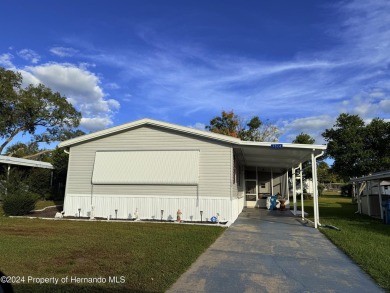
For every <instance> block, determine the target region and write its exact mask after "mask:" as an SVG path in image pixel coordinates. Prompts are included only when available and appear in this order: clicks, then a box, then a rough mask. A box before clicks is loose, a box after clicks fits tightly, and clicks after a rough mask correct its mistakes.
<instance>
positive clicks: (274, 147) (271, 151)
mask: <svg viewBox="0 0 390 293" xmlns="http://www.w3.org/2000/svg"><path fill="white" fill-rule="evenodd" d="M239 145H240V146H239V147H236V148H235V149H234V151H235V154H236V156H238V157H239V160H240V161H241V162H243V164H244V166H245V169H246V170H248V169H249V168H252V170H254V171H255V174H256V195H257V196H258V194H259V192H258V190H259V188H260V187H259V186H258V185H259V183H258V182H259V173H262V174H264V173H268V174H270V180H271V184H270V190H269V193H270V194H271V195H274V194H275V191H274V183H273V178H274V175H273V174H275V173H278V174H284V175H283V176H281V178H283V179H282V180H281V181H282V182H280V185H281V187H280V189H279V190H283V191H284V193H285V194H284V196H285V197H287V198H289V197H290V194H289V192H290V188H289V186H290V184H289V178H290V180H291V182H292V198H293V202H292V204H293V208H294V209H293V213H294V215H298V214H301V216H302V219H304V201H303V192H301V207H302V210H301V211H298V210H297V184H296V183H297V181H298V180H299V181H300V186H301V188H302V186H303V184H302V164H303V163H305V162H307V161H310V162H311V167H312V174H313V204H314V226H315V228H317V226H318V224H319V209H318V188H317V184H318V183H317V159H318V158H319V157H321V156H322V155H323V154H324V150H325V149H326V145H307V144H291V143H270V142H252V141H241V142H240V143H239ZM289 174H291V177H289ZM246 175H247V174H246ZM245 179H247V178H245ZM253 180H254V179H253ZM247 183H248V180H244V184H247ZM244 190H246V186H244ZM256 199H257V198H256Z"/></svg>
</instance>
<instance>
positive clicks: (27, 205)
mask: <svg viewBox="0 0 390 293" xmlns="http://www.w3.org/2000/svg"><path fill="white" fill-rule="evenodd" d="M37 200H38V196H37V195H36V194H34V193H31V192H26V191H17V192H14V193H8V194H7V195H6V196H4V197H3V210H4V213H5V214H6V215H7V216H21V215H26V214H28V213H29V212H30V211H31V210H33V209H35V203H36V202H37Z"/></svg>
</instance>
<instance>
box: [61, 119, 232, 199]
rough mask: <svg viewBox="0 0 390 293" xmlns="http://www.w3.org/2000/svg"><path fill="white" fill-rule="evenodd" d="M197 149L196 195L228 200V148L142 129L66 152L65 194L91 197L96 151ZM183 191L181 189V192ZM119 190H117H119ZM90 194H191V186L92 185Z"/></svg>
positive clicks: (168, 132)
mask: <svg viewBox="0 0 390 293" xmlns="http://www.w3.org/2000/svg"><path fill="white" fill-rule="evenodd" d="M126 150H199V186H198V189H199V190H198V192H199V196H206V197H230V186H231V185H230V182H231V181H230V179H231V178H230V177H231V176H230V174H231V159H230V156H231V147H230V145H229V144H225V143H221V142H214V141H212V140H209V139H203V138H199V137H195V136H192V135H187V134H181V133H178V132H174V131H170V130H165V129H162V128H157V127H153V126H144V127H139V128H136V129H132V130H128V131H124V132H122V133H117V134H114V135H111V136H107V137H102V138H99V139H96V140H93V141H89V142H87V143H82V144H80V145H76V146H72V147H71V149H70V159H69V169H68V181H67V190H66V193H67V194H91V187H92V184H91V178H92V172H93V165H94V159H95V153H96V151H126ZM183 188H184V189H185V190H183ZM119 189H120V190H119ZM93 192H94V193H95V192H97V193H100V194H112V193H115V194H123V195H160V194H170V195H172V196H180V194H185V195H194V193H195V192H197V190H196V187H195V186H187V187H183V186H180V187H179V186H175V185H169V186H165V187H162V186H159V185H155V186H151V185H124V186H121V188H118V187H115V186H112V185H101V186H99V187H98V188H96V186H94V190H93Z"/></svg>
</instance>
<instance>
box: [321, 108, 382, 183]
mask: <svg viewBox="0 0 390 293" xmlns="http://www.w3.org/2000/svg"><path fill="white" fill-rule="evenodd" d="M322 136H323V137H324V138H325V140H326V141H327V142H328V148H327V151H326V154H327V156H328V157H331V158H333V159H334V163H333V166H332V169H333V170H334V172H335V173H337V174H338V175H339V176H341V177H342V178H343V179H346V180H348V179H349V178H351V177H359V176H363V175H367V174H369V173H372V172H378V171H382V170H386V169H389V168H390V150H389V147H388V146H389V144H390V122H385V121H384V120H383V119H379V118H376V119H373V120H372V121H371V123H369V124H367V125H365V123H364V121H363V120H362V119H361V118H360V117H359V116H358V115H350V114H346V113H343V114H340V116H339V117H338V118H337V120H336V123H335V124H334V125H333V128H330V129H326V130H325V132H324V133H323V134H322Z"/></svg>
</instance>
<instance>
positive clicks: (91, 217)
mask: <svg viewBox="0 0 390 293" xmlns="http://www.w3.org/2000/svg"><path fill="white" fill-rule="evenodd" d="M89 219H90V220H94V219H95V207H94V206H92V207H91V214H90V217H89Z"/></svg>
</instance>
